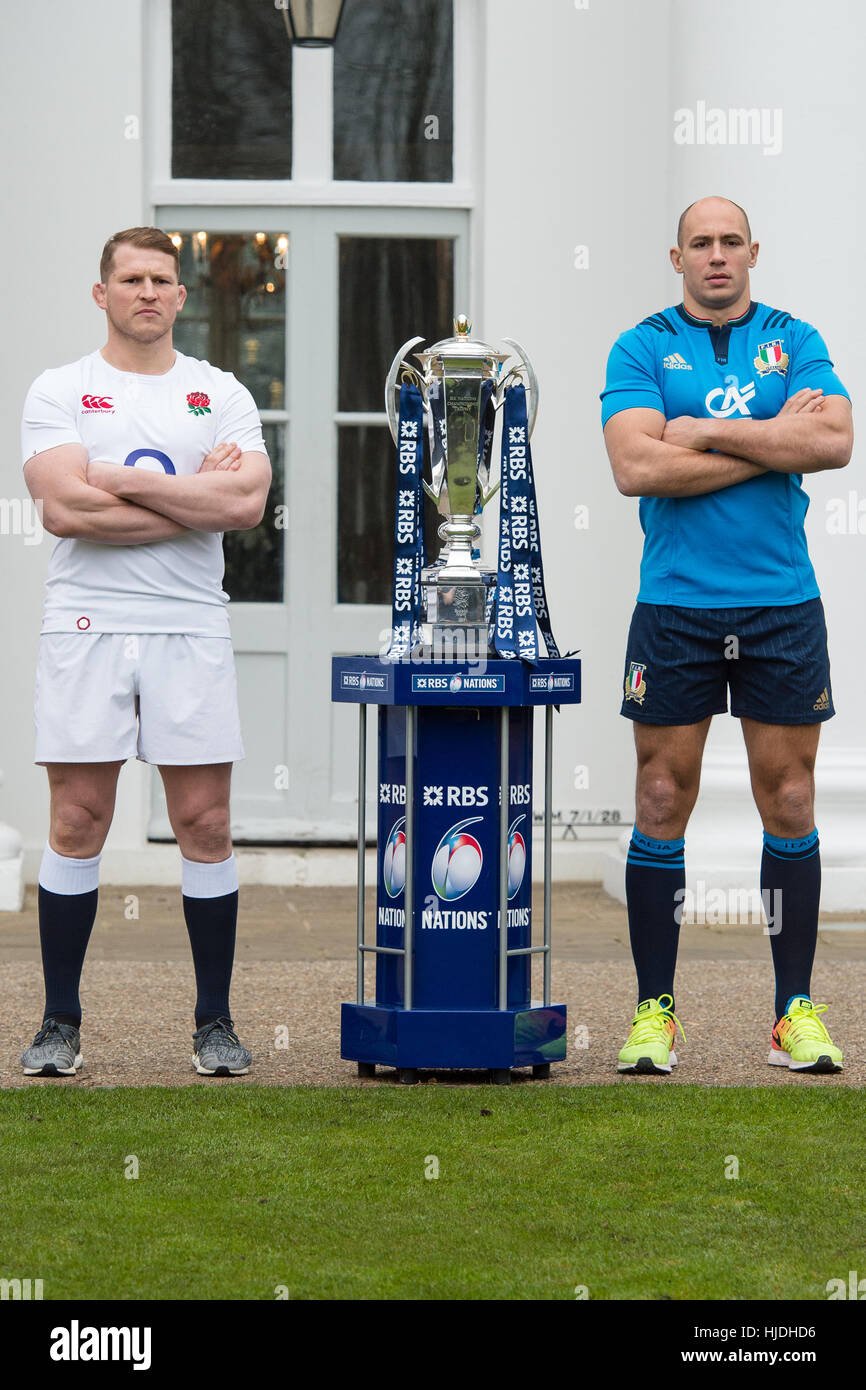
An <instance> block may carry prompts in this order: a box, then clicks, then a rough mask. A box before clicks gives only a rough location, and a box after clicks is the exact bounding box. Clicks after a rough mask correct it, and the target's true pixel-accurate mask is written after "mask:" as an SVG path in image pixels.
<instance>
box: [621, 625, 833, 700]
mask: <svg viewBox="0 0 866 1390" xmlns="http://www.w3.org/2000/svg"><path fill="white" fill-rule="evenodd" d="M729 686H730V690H731V714H733V715H734V716H735V717H736V718H738V719H739V718H741V717H745V718H747V719H757V720H759V721H760V722H761V723H763V724H818V723H821V722H823V720H825V719H832V717H833V715H834V714H835V710H834V708H833V692H832V689H831V687H830V659H829V656H828V654H827V628H826V625H825V622H824V606H823V604H822V603H821V600H820V599H819V598H813V599H809V600H808V601H807V602H806V603H797V604H793V605H792V606H790V607H784V608H782V607H772V608H673V607H669V606H665V605H663V604H655V603H638V604H637V605H636V606H635V610H634V615H633V617H632V621H631V627H630V629H629V634H628V645H627V648H626V656H625V672H624V678H623V701H622V709H621V711H620V712H621V713H622V714H624V715H625V717H626V718H627V719H635V720H639V721H640V722H642V723H645V724H698V723H700V721H701V720H702V719H706V718H707V716H708V715H712V714H726V713H727V710H728V687H729Z"/></svg>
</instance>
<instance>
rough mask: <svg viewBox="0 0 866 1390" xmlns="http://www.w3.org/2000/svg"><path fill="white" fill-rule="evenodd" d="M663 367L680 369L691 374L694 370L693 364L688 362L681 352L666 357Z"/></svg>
mask: <svg viewBox="0 0 866 1390" xmlns="http://www.w3.org/2000/svg"><path fill="white" fill-rule="evenodd" d="M662 366H663V367H678V368H679V370H680V371H681V372H690V371H691V370H692V364H691V362H687V361H686V359H685V358H684V357H683V356H682V354H681V353H679V352H672V353H671V355H670V357H666V358H665V359H664V362H663V363H662Z"/></svg>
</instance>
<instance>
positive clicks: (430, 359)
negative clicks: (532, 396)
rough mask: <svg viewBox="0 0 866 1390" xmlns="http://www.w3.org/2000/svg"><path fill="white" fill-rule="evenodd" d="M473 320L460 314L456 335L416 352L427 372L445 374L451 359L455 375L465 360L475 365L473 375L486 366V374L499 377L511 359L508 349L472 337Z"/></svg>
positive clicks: (451, 366)
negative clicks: (504, 365) (504, 363)
mask: <svg viewBox="0 0 866 1390" xmlns="http://www.w3.org/2000/svg"><path fill="white" fill-rule="evenodd" d="M471 331H472V323H471V321H470V320H469V318H467V316H466V314H458V315H457V318H456V319H455V320H454V337H453V338H442V339H441V340H440V341H439V342H438V343H434V344H433V345H432V347H429V348H427V350H426V352H416V353H415V356H416V357H417V359H418V361H419V362H420V363H421V366H422V368H423V369H424V373H425V375H430V374H432V375H433V376H443V375H445V371H444V367H445V360H446V359H447V361H448V364H449V367H450V370H449V372H448V375H449V376H450V375H452V373H453V371H454V368H455V367H456V368H457V370H458V371H459V368H460V363H461V362H462V363H465V365H466V366H467V367H469V368H474V369H475V371H473V373H472V375H473V376H474V375H475V373H476V372H477V371H478V368H479V367H482V368H486V370H484V371H483V373H482V374H483V375H484V376H491V377H496V376H498V375H499V369H500V367H501V366H502V364H503V362H507V361H508V358H509V356H510V354H509V353H507V352H497V351H496V349H495V348H492V347H491V346H490V344H489V343H482V342H480V341H479V340H478V339H475V338H472V337H470V333H471Z"/></svg>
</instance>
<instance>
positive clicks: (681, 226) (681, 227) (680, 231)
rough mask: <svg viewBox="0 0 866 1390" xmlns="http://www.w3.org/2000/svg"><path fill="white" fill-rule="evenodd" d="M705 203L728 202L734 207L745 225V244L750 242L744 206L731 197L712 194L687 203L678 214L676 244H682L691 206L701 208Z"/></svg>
mask: <svg viewBox="0 0 866 1390" xmlns="http://www.w3.org/2000/svg"><path fill="white" fill-rule="evenodd" d="M705 203H727V204H728V207H732V208H736V210H737V212H738V213H739V214H740V216H741V217H742V219H743V223H744V225H745V229H746V244H747V245H749V244H751V240H752V229H751V227H750V226H749V219H748V217H747V216H746V210H745V208H741V207H740V205H739V203H735V202H734V201H733V199H732V198H722V197H715V196H714V197H711V198H698V199H697V200H696V202H694V203H689V205H688V207H687V208H686V210H685V212H683V213H681V214H680V220H679V222H678V223H677V246H679V247H682V245H683V239H684V237H685V230H686V220H687V218H688V215H689V213H690V212H691V211H692V209H693V208H702V207H703V206H704V204H705Z"/></svg>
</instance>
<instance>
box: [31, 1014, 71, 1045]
mask: <svg viewBox="0 0 866 1390" xmlns="http://www.w3.org/2000/svg"><path fill="white" fill-rule="evenodd" d="M67 1026H68V1025H67ZM52 1033H56V1034H57V1036H58V1037H59V1038H60V1039H61V1041H62V1042H68V1041H69V1039H68V1038H67V1037H66V1036H65V1034H64V1032H63V1029H62V1028H61V1026H60V1024H59V1023H58V1022H57V1019H56V1018H46V1020H45V1022H44V1023H43V1025H42V1027H41V1028H40V1029H39V1032H38V1033H37V1034H36V1037H35V1038H34V1039H33V1046H34V1047H36V1046H37V1045H38V1044H39V1043H44V1042H47V1041H48V1039H49V1038H50V1036H51V1034H52Z"/></svg>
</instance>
